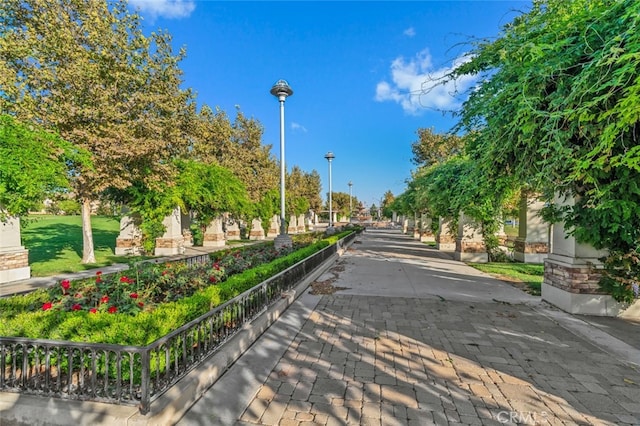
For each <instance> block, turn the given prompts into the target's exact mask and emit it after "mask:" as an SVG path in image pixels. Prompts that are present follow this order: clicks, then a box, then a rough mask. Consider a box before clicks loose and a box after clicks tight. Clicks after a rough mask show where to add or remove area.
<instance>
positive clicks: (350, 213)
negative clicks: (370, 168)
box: [348, 181, 353, 222]
mask: <svg viewBox="0 0 640 426" xmlns="http://www.w3.org/2000/svg"><path fill="white" fill-rule="evenodd" d="M348 185H349V222H351V217H352V216H353V207H352V203H351V199H352V198H351V187H352V186H353V182H351V181H349V184H348Z"/></svg>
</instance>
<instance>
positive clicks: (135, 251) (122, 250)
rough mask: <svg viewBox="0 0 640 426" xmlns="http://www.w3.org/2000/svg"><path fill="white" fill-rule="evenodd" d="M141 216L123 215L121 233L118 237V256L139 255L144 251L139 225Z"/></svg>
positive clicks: (116, 251)
mask: <svg viewBox="0 0 640 426" xmlns="http://www.w3.org/2000/svg"><path fill="white" fill-rule="evenodd" d="M139 223H140V218H139V217H137V216H129V215H126V214H125V215H123V216H122V217H121V218H120V234H119V235H118V238H116V249H115V254H116V256H125V255H139V254H141V253H142V251H143V250H142V231H141V230H140V228H139V227H138V224H139Z"/></svg>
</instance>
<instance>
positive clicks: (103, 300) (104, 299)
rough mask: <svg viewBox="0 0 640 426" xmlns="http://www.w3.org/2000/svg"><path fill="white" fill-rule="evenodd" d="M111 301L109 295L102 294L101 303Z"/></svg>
mask: <svg viewBox="0 0 640 426" xmlns="http://www.w3.org/2000/svg"><path fill="white" fill-rule="evenodd" d="M108 301H109V296H102V297H101V298H100V303H107V302H108Z"/></svg>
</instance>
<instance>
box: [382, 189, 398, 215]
mask: <svg viewBox="0 0 640 426" xmlns="http://www.w3.org/2000/svg"><path fill="white" fill-rule="evenodd" d="M394 199H395V197H394V196H393V193H392V192H391V191H387V192H385V193H384V195H383V196H382V204H381V207H382V216H383V217H386V218H391V217H392V216H393V209H392V208H391V205H393V200H394Z"/></svg>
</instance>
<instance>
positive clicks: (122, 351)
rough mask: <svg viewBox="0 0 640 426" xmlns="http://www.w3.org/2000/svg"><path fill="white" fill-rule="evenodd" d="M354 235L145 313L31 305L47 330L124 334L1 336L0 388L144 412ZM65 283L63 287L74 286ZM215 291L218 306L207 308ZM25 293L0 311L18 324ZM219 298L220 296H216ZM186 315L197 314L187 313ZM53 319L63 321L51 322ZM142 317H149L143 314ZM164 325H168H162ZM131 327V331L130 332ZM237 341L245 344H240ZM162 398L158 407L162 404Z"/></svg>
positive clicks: (341, 236)
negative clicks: (83, 338)
mask: <svg viewBox="0 0 640 426" xmlns="http://www.w3.org/2000/svg"><path fill="white" fill-rule="evenodd" d="M354 238H355V233H354V232H353V230H351V231H345V232H343V233H340V234H338V235H334V236H332V237H329V238H326V239H323V240H320V241H317V242H315V243H313V244H310V245H309V246H307V247H304V248H302V249H299V250H296V251H294V252H292V253H290V254H288V255H285V256H282V257H279V258H278V259H276V260H274V261H272V262H270V263H268V264H263V265H259V266H257V267H255V268H251V269H247V270H244V271H242V272H241V273H238V274H235V275H231V276H229V278H228V279H227V280H225V281H224V282H222V283H217V284H215V285H209V286H208V287H207V288H205V289H204V290H201V291H197V292H196V293H194V294H193V295H192V296H189V297H184V298H182V299H179V300H177V301H175V302H168V303H163V304H161V305H158V306H157V308H156V309H154V310H152V311H151V312H146V311H141V312H138V313H137V314H135V315H131V314H123V313H113V314H109V313H108V311H107V312H100V313H97V314H91V313H89V312H88V311H83V310H73V309H72V310H71V311H64V310H53V309H47V310H45V311H43V310H42V308H41V307H40V308H37V309H36V310H35V311H32V312H28V314H31V315H36V316H37V317H39V318H40V319H41V320H43V322H44V320H46V321H49V322H48V323H46V324H40V323H32V324H31V325H32V326H33V327H34V328H39V329H40V328H41V329H42V330H43V331H52V330H51V328H50V327H52V326H53V327H54V328H55V329H56V330H55V331H56V332H57V331H58V330H57V328H59V327H63V326H64V327H66V328H67V329H68V330H67V332H70V331H72V330H73V331H76V332H77V331H79V330H81V329H83V327H84V323H90V324H93V326H94V327H98V328H94V330H95V331H103V330H104V331H105V333H106V334H108V336H106V337H105V339H104V340H109V339H115V338H117V337H120V338H121V339H122V340H121V341H120V343H119V344H105V343H90V342H73V341H69V340H67V341H62V340H47V339H42V338H40V339H38V338H24V337H0V366H1V367H3V368H2V369H0V391H6V392H14V393H22V394H30V395H47V396H49V397H57V398H62V399H73V400H83V401H100V402H103V403H104V402H106V403H113V404H119V405H135V406H137V407H138V409H139V411H140V413H142V414H145V413H148V412H149V410H150V406H151V403H152V402H153V401H155V400H156V399H158V398H160V397H161V396H162V395H163V394H164V393H165V392H166V391H167V390H169V389H170V388H172V386H173V385H174V384H176V383H177V382H178V381H180V380H181V379H182V378H184V377H185V375H186V374H187V373H189V372H190V371H192V370H193V369H194V368H196V366H198V365H200V364H201V363H202V362H203V361H205V360H207V359H209V357H210V356H212V355H213V354H214V353H215V352H217V350H218V349H219V348H220V347H222V346H223V345H225V344H226V342H227V341H228V340H229V339H230V338H231V337H232V336H236V335H237V333H238V332H240V331H241V330H243V328H244V326H245V325H246V324H247V323H249V322H253V321H254V320H255V319H257V318H260V321H262V320H264V321H267V322H268V323H270V322H271V321H273V318H274V317H272V316H271V315H267V316H266V317H265V316H263V315H262V314H263V313H264V312H265V311H266V310H267V309H268V308H269V306H272V305H273V304H275V303H283V302H284V301H285V300H289V302H288V303H291V302H292V299H289V296H288V297H287V298H284V299H283V297H282V296H283V295H285V294H288V293H287V292H288V290H289V289H291V288H293V287H295V286H296V285H297V284H299V283H300V282H301V280H303V279H304V278H305V277H308V276H309V275H310V274H311V273H312V271H316V270H317V268H318V267H319V266H320V265H321V264H322V263H323V262H324V261H326V260H327V259H329V258H330V257H331V256H333V255H334V254H335V253H338V252H339V248H340V247H344V245H345V244H348V243H349V242H351V241H353V239H354ZM214 261H215V260H214ZM69 284H70V285H69V287H68V288H67V290H69V289H71V288H72V287H73V286H72V283H69ZM65 287H66V284H65ZM213 296H215V297H216V298H217V301H218V305H217V307H216V308H213V309H212V308H211V307H210V306H211V304H212V303H214V302H215V300H214V298H213ZM12 299H14V298H12ZM26 299H27V298H26V297H22V298H15V300H14V302H16V301H17V302H16V303H14V304H9V305H8V306H11V307H12V309H13V311H12V313H10V314H9V315H6V317H7V318H9V317H11V318H10V320H11V321H16V322H15V323H14V324H18V323H19V318H18V317H19V316H20V313H18V312H19V305H20V303H18V302H20V301H21V302H23V303H24V301H25V300H26ZM221 300H226V302H224V303H221V302H220V301H221ZM30 303H31V305H30V306H31V307H32V308H33V303H32V302H30ZM285 303H286V302H285ZM52 304H53V303H52ZM196 309H200V310H201V311H202V310H204V313H203V314H198V313H197V312H194V310H196ZM4 314H5V311H2V315H3V316H4ZM22 314H25V313H24V312H22ZM192 316H195V318H193V319H191V320H188V319H187V318H190V317H192ZM59 318H63V319H64V321H61V322H59V323H56V322H55V321H52V320H55V319H59ZM144 318H146V319H147V321H143V319H144ZM276 318H277V317H276ZM151 320H154V321H151ZM95 321H98V322H95ZM99 327H104V329H102V328H99ZM136 327H146V329H145V330H144V331H142V335H140V332H141V330H138V329H136ZM164 327H172V328H171V329H169V330H168V331H167V330H165V329H164ZM30 331H32V330H30ZM80 334H81V333H78V335H80ZM129 334H134V335H135V337H134V338H131V337H130V336H129ZM152 336H159V337H158V338H152ZM136 339H138V340H140V341H146V340H152V342H151V343H149V344H144V345H131V344H126V343H122V342H126V341H129V340H136ZM242 346H243V347H246V345H245V344H243V345H242ZM240 353H241V352H240ZM221 360H222V363H221V364H219V365H217V368H216V371H224V370H225V368H226V367H228V365H229V364H228V363H229V362H233V360H230V359H228V358H227V357H226V356H223V357H222V358H221ZM190 386H192V388H191V389H192V390H193V391H194V392H197V391H198V389H200V388H199V385H198V384H197V383H196V384H192V385H190ZM166 403H167V401H165V402H164V403H163V404H161V405H160V406H161V407H164V406H165V404H166ZM160 412H162V408H161V409H160ZM161 423H164V422H161ZM154 424H155V423H154Z"/></svg>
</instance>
